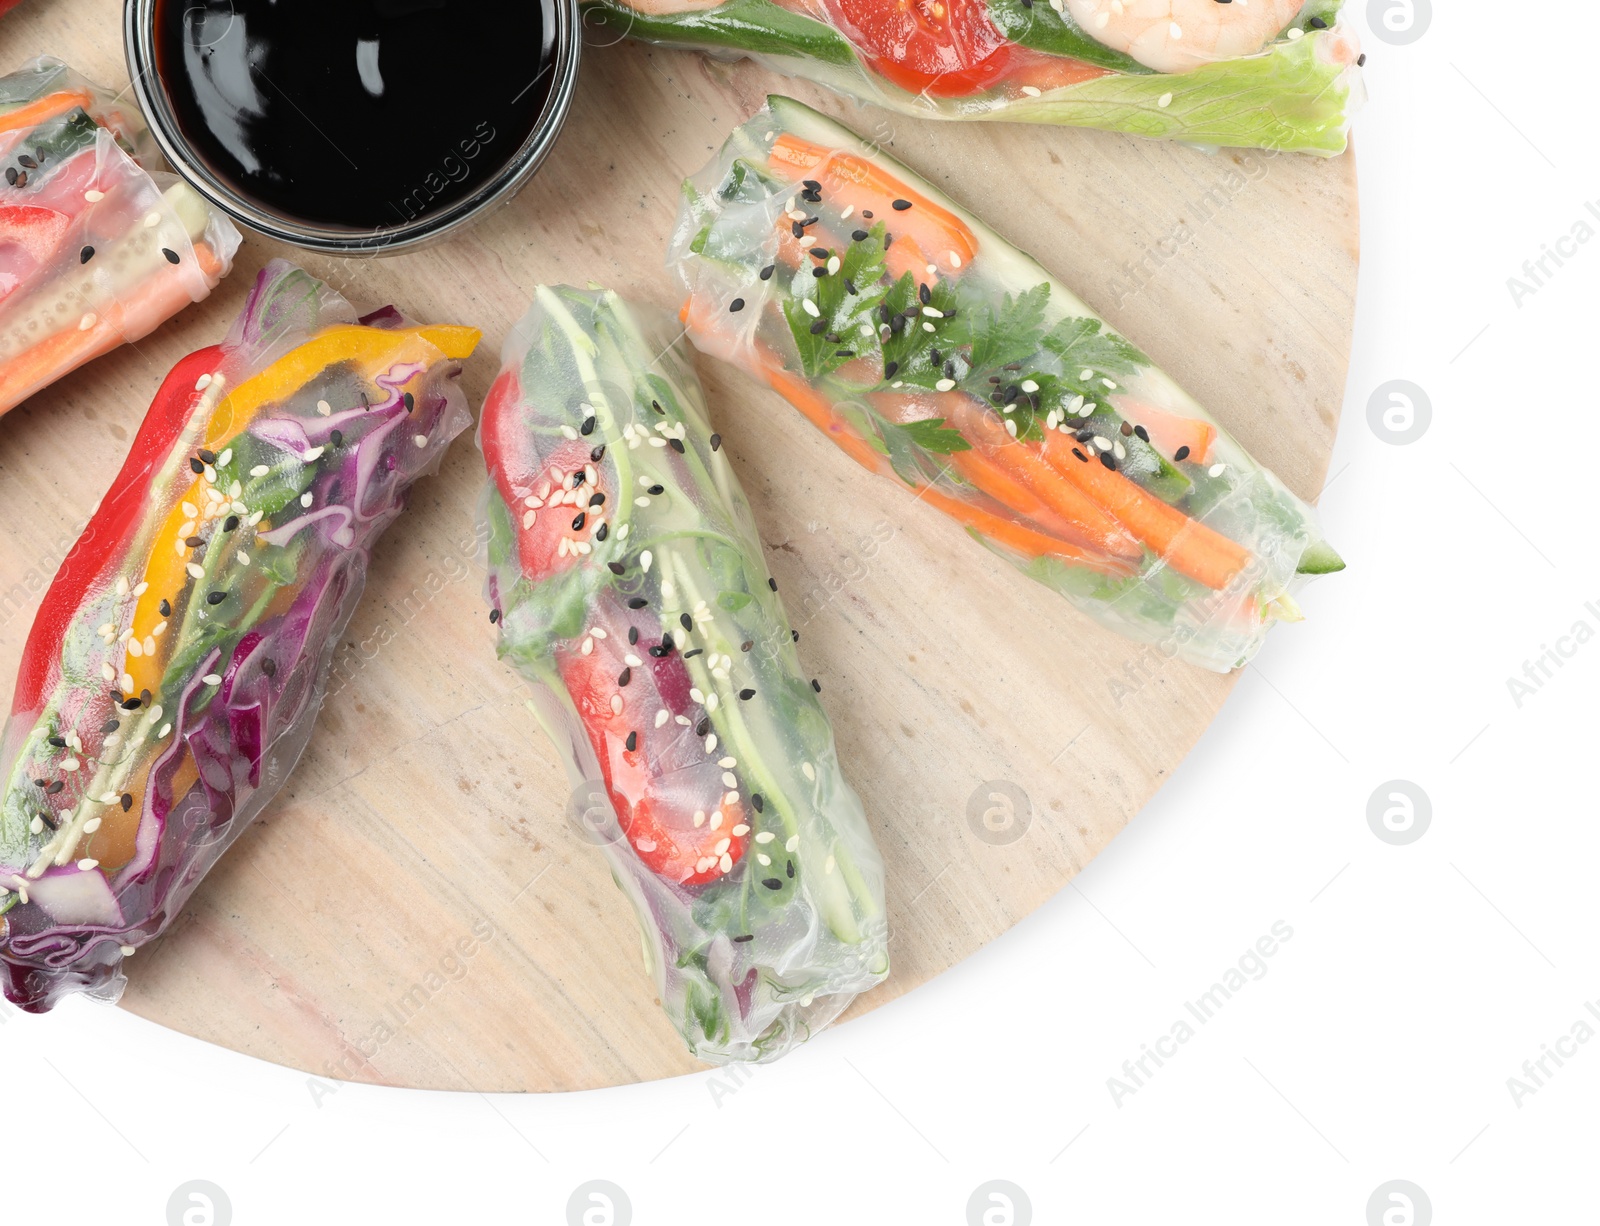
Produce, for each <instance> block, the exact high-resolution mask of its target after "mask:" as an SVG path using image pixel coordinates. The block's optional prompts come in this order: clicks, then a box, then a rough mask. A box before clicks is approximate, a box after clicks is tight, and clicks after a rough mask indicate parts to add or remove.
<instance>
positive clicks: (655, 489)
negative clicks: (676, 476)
mask: <svg viewBox="0 0 1600 1226" xmlns="http://www.w3.org/2000/svg"><path fill="white" fill-rule="evenodd" d="M645 493H647V494H652V495H654V494H664V493H666V489H665V488H664V487H663V486H662V485H661V484H660V483H659V482H658V483H656V484H655V485H652V486H650V488H649V489H647V490H645Z"/></svg>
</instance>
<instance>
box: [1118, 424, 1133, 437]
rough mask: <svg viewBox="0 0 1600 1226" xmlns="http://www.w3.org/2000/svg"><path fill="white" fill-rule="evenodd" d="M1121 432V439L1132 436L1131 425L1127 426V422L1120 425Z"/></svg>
mask: <svg viewBox="0 0 1600 1226" xmlns="http://www.w3.org/2000/svg"><path fill="white" fill-rule="evenodd" d="M1121 430H1122V437H1123V438H1128V437H1130V436H1131V435H1132V434H1133V427H1132V426H1131V425H1129V424H1128V423H1127V422H1123V423H1122V426H1121Z"/></svg>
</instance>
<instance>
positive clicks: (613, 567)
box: [606, 562, 628, 575]
mask: <svg viewBox="0 0 1600 1226" xmlns="http://www.w3.org/2000/svg"><path fill="white" fill-rule="evenodd" d="M606 569H607V570H609V571H610V572H611V573H612V574H613V575H620V574H622V573H623V571H625V570H627V569H628V568H627V567H626V566H624V565H623V564H622V563H621V562H607V563H606Z"/></svg>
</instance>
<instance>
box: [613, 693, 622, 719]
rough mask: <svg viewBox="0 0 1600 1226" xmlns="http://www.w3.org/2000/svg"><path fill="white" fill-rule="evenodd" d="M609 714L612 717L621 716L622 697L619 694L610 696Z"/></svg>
mask: <svg viewBox="0 0 1600 1226" xmlns="http://www.w3.org/2000/svg"><path fill="white" fill-rule="evenodd" d="M611 713H612V714H613V715H621V714H622V695H621V694H613V695H611Z"/></svg>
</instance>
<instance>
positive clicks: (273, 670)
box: [261, 657, 278, 677]
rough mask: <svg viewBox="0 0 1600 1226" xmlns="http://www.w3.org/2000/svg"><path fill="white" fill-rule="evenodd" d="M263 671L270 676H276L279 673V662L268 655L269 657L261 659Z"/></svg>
mask: <svg viewBox="0 0 1600 1226" xmlns="http://www.w3.org/2000/svg"><path fill="white" fill-rule="evenodd" d="M261 671H262V672H264V673H266V674H267V676H269V677H276V676H277V675H278V662H277V661H276V660H274V659H272V658H270V657H268V658H267V659H265V660H263V661H261Z"/></svg>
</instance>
